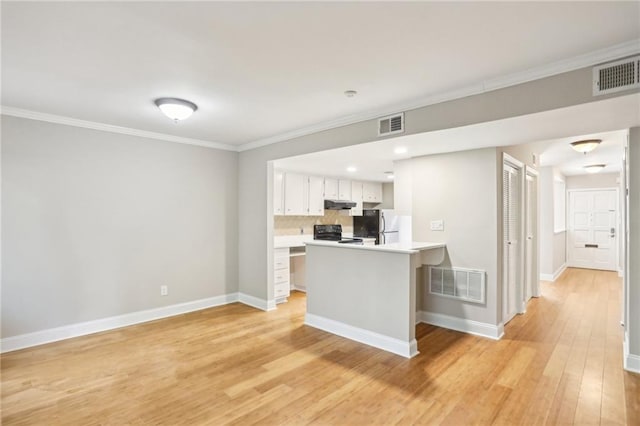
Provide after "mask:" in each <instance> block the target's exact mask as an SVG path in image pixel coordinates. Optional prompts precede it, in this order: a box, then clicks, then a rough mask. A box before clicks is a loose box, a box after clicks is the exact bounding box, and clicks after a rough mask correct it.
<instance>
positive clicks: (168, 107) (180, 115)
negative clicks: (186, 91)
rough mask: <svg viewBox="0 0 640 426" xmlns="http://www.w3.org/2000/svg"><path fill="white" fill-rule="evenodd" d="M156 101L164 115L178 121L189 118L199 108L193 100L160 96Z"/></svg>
mask: <svg viewBox="0 0 640 426" xmlns="http://www.w3.org/2000/svg"><path fill="white" fill-rule="evenodd" d="M154 103H155V104H156V106H157V107H158V108H160V111H162V113H163V114H164V115H166V116H167V117H169V118H170V119H172V120H173V121H175V122H176V123H177V122H178V121H180V120H184V119H185V118H189V117H190V116H191V114H193V113H194V111H196V110H197V109H198V106H197V105H196V104H194V103H193V102H189V101H185V100H184V99H177V98H159V99H156V100H155V101H154Z"/></svg>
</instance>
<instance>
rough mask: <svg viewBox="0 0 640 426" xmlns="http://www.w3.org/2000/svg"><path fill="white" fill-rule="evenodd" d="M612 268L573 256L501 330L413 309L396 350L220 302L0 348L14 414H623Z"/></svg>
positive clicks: (634, 404) (638, 396)
mask: <svg viewBox="0 0 640 426" xmlns="http://www.w3.org/2000/svg"><path fill="white" fill-rule="evenodd" d="M620 287H621V284H620V279H619V278H618V277H617V276H616V274H615V273H613V272H602V271H588V270H581V269H569V270H567V271H566V272H565V274H564V275H563V276H562V277H561V279H560V280H559V281H557V282H556V283H554V284H549V283H543V284H542V290H543V297H541V298H539V299H533V300H532V301H531V302H530V303H529V304H528V306H527V313H526V314H525V315H521V316H516V318H514V319H513V320H512V321H511V322H510V323H509V324H508V325H507V327H506V330H505V333H506V335H505V337H504V338H503V339H502V340H501V341H497V342H496V341H492V340H488V339H484V338H479V337H474V336H471V335H465V334H462V333H458V332H454V331H449V330H445V329H441V328H437V327H433V326H429V325H425V324H420V325H419V326H418V327H417V337H418V346H419V350H420V355H418V356H417V357H415V358H413V359H411V360H407V359H404V358H401V357H399V356H396V355H392V354H389V353H387V352H383V351H381V350H378V349H374V348H371V347H368V346H365V345H361V344H358V343H355V342H352V341H349V340H346V339H343V338H340V337H337V336H333V335H331V334H328V333H325V332H322V331H319V330H316V329H313V328H310V327H306V326H304V325H303V317H304V311H305V298H304V295H302V294H301V293H295V294H294V295H293V296H292V298H291V299H290V302H289V303H287V304H285V305H280V306H279V308H278V310H277V311H274V312H261V311H257V310H255V309H252V308H250V307H247V306H244V305H241V304H232V305H227V306H223V307H219V308H213V309H208V310H204V311H199V312H195V313H191V314H186V315H182V316H179V317H173V318H170V319H165V320H159V321H155V322H152V323H146V324H142V325H138V326H133V327H128V328H124V329H120V330H115V331H110V332H105V333H100V334H95V335H91V336H85V337H80V338H76V339H72V340H67V341H64V342H58V343H53V344H49V345H44V346H40V347H37V348H31V349H26V350H22V351H17V352H13V353H8V354H5V355H3V356H2V357H1V358H0V360H1V363H2V421H3V424H5V425H10V424H20V425H22V424H31V425H44V424H64V425H91V424H114V425H120V424H168V425H174V424H215V425H217V424H227V423H230V424H242V425H244V424H254V423H259V424H307V423H315V424H340V425H344V424H447V425H471V424H479V425H484V424H503V425H516V424H527V425H528V424H579V425H586V424H607V425H609V424H611V425H614V424H628V425H640V376H638V375H635V374H631V373H627V372H624V371H623V369H622V330H621V327H620V323H619V322H620V308H619V305H620Z"/></svg>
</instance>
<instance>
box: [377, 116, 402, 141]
mask: <svg viewBox="0 0 640 426" xmlns="http://www.w3.org/2000/svg"><path fill="white" fill-rule="evenodd" d="M403 132H404V113H403V112H401V113H400V114H394V115H390V116H388V117H382V118H379V119H378V136H387V135H393V134H394V133H403Z"/></svg>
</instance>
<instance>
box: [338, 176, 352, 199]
mask: <svg viewBox="0 0 640 426" xmlns="http://www.w3.org/2000/svg"><path fill="white" fill-rule="evenodd" d="M338 200H351V181H350V180H344V179H340V180H338Z"/></svg>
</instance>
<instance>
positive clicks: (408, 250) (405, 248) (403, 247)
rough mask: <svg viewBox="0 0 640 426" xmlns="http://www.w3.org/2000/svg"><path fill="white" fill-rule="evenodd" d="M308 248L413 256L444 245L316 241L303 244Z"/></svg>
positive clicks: (419, 242)
mask: <svg viewBox="0 0 640 426" xmlns="http://www.w3.org/2000/svg"><path fill="white" fill-rule="evenodd" d="M305 244H306V245H310V246H328V247H334V248H340V249H351V250H370V251H383V252H389V253H405V254H414V253H419V252H421V251H423V250H431V249H437V248H443V247H445V246H446V244H444V243H429V242H422V241H411V242H406V243H392V244H382V245H377V246H365V245H358V244H336V243H334V242H328V241H318V240H313V239H312V240H310V241H307V242H306V243H305Z"/></svg>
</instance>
